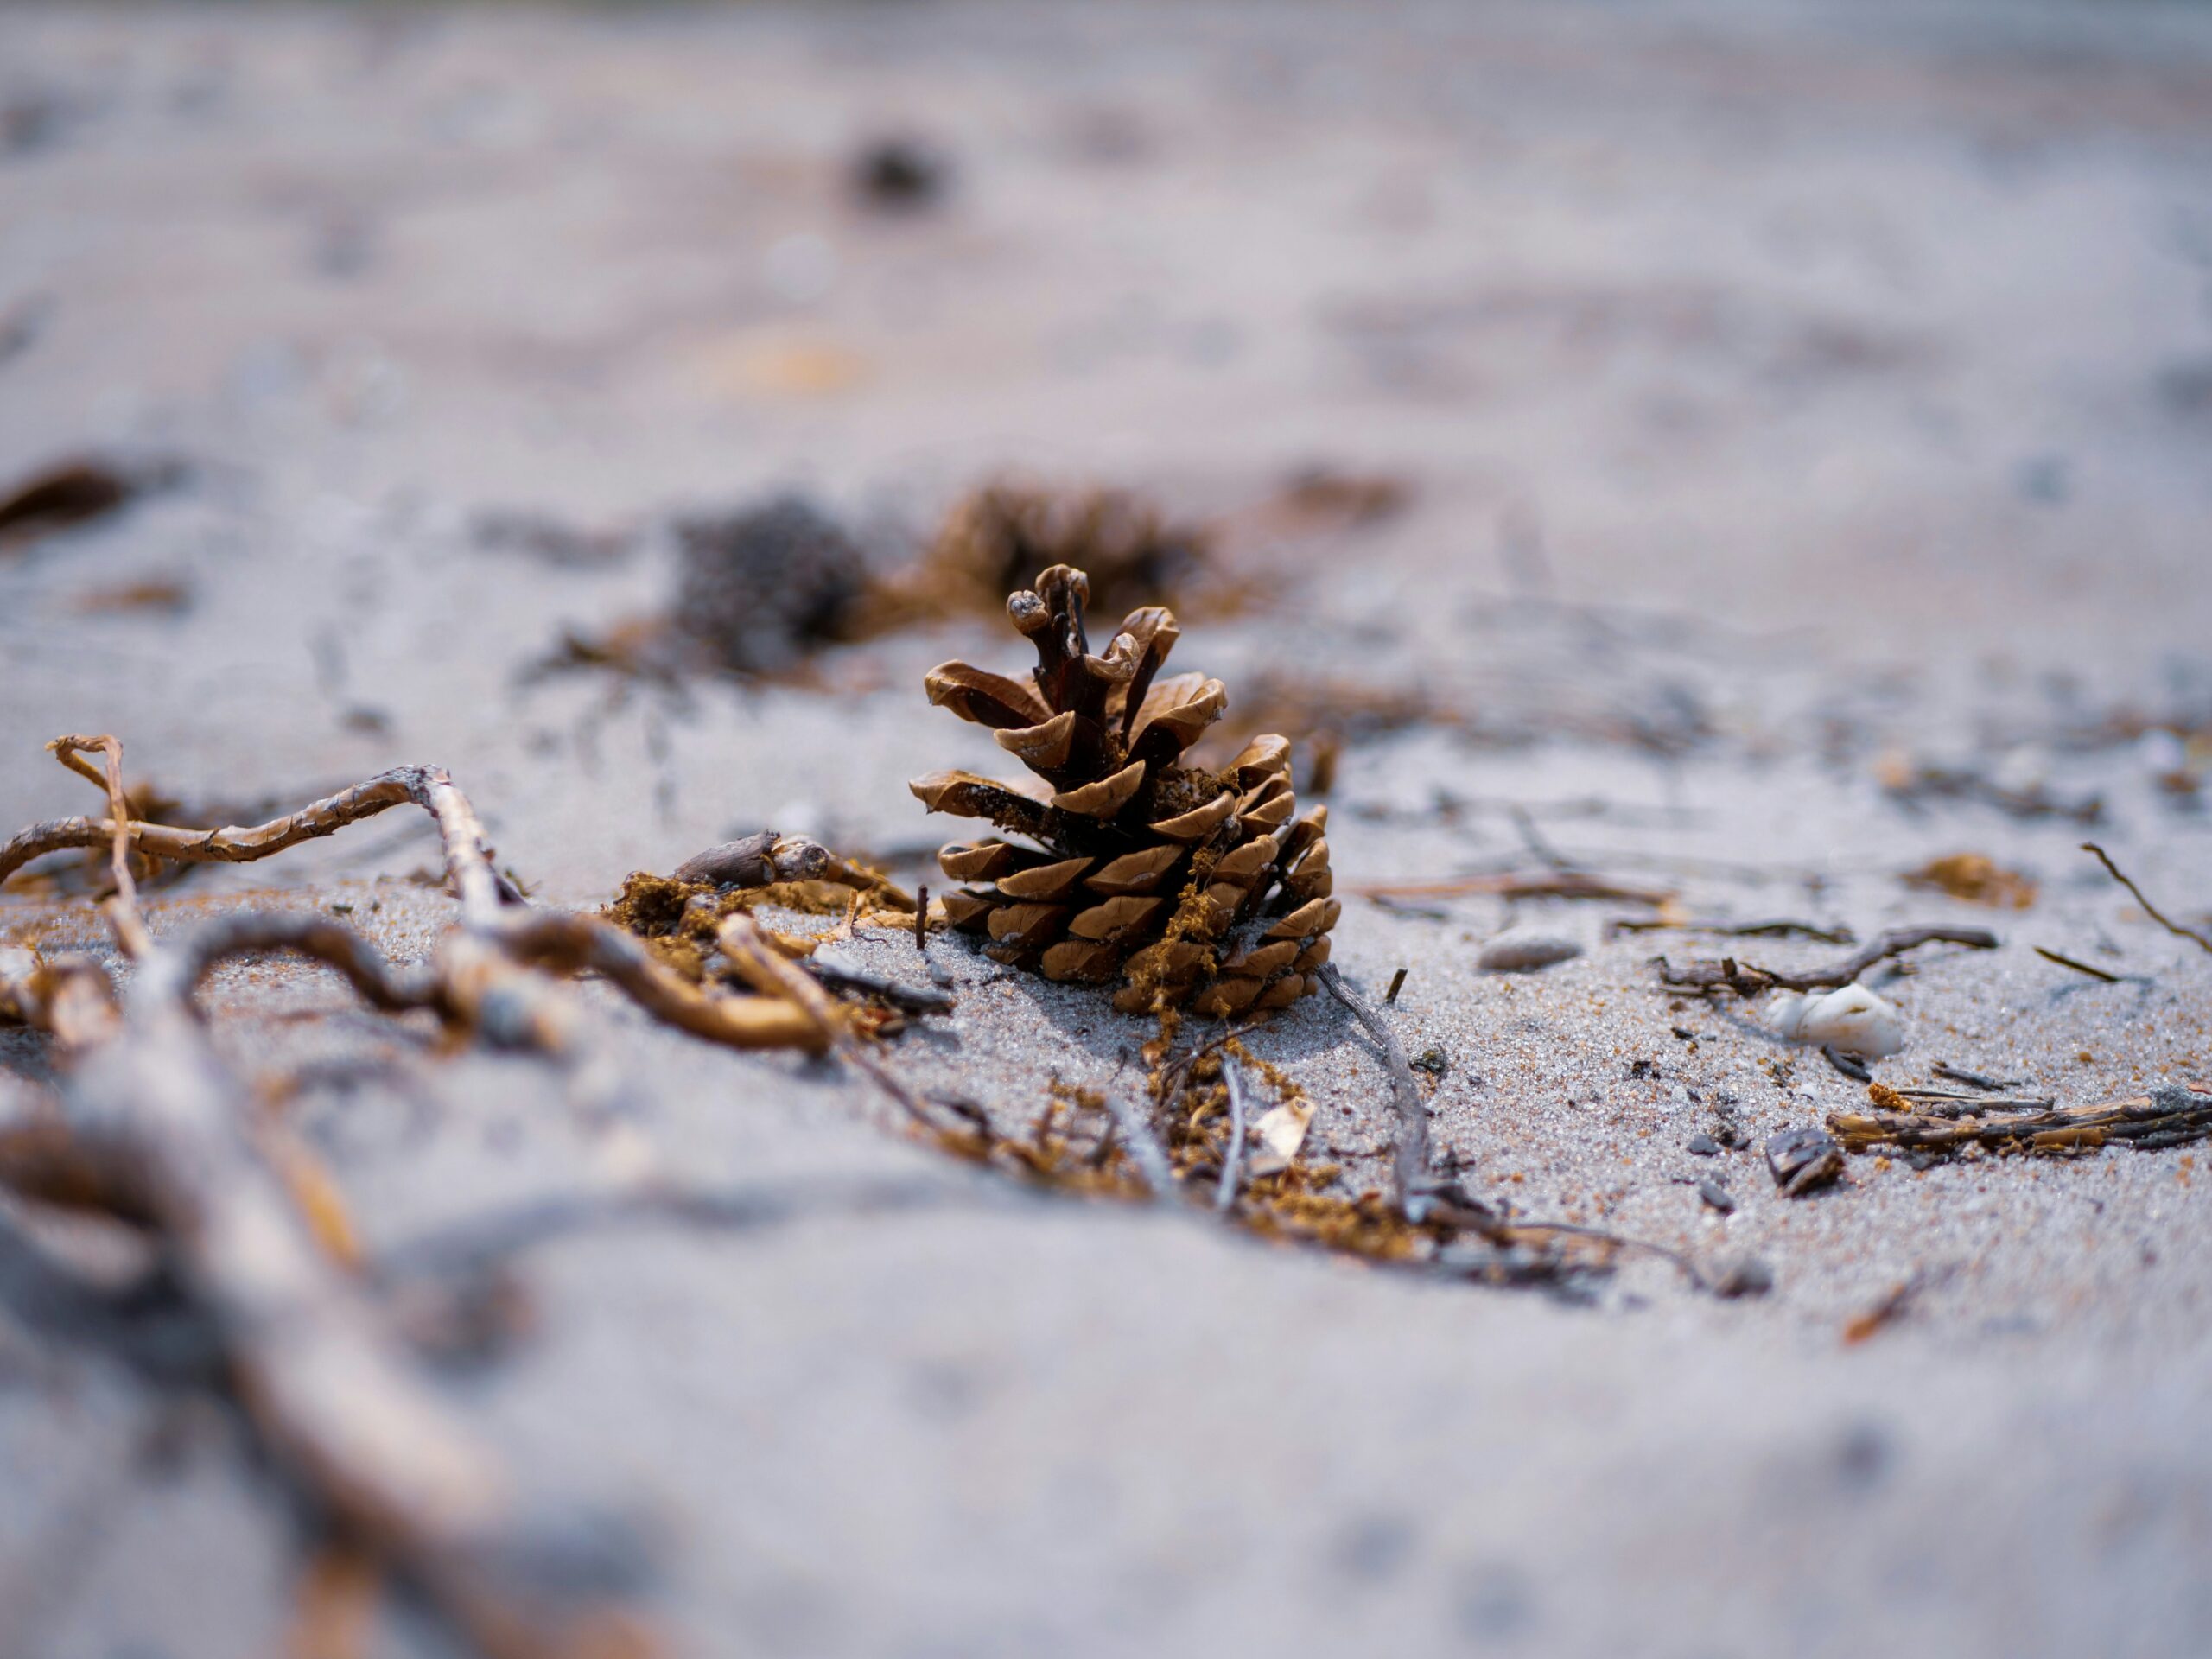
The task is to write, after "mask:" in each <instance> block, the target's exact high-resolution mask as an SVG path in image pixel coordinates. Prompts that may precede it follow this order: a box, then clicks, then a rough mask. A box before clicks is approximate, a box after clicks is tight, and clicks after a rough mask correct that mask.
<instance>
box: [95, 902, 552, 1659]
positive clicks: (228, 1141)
mask: <svg viewBox="0 0 2212 1659" xmlns="http://www.w3.org/2000/svg"><path fill="white" fill-rule="evenodd" d="M228 937H229V938H230V939H231V940H232V941H233V942H235V941H237V940H238V939H239V938H243V937H245V930H243V929H237V928H233V929H230V930H228ZM214 943H215V941H213V940H211V941H204V942H203V941H195V942H194V944H192V945H190V946H188V948H182V949H157V950H155V951H154V952H153V953H152V954H151V955H150V956H149V957H148V959H147V961H146V963H144V965H143V967H142V969H140V972H139V974H138V976H137V979H136V981H135V982H133V984H132V985H131V987H130V992H129V995H128V996H127V998H126V1001H125V1008H126V1018H125V1020H124V1025H123V1028H122V1030H121V1032H120V1033H119V1034H118V1035H116V1036H114V1037H112V1038H111V1039H108V1040H106V1041H104V1042H100V1043H98V1044H96V1045H94V1046H92V1047H91V1048H90V1049H89V1050H88V1051H86V1052H85V1053H84V1054H82V1055H81V1056H80V1058H79V1060H78V1062H77V1064H76V1065H74V1066H73V1068H72V1070H71V1072H70V1074H69V1076H68V1077H67V1081H66V1083H65V1085H64V1093H63V1113H62V1117H63V1121H64V1122H66V1124H67V1129H68V1133H69V1135H70V1137H71V1139H72V1141H73V1143H74V1144H75V1145H76V1146H77V1147H79V1148H80V1149H82V1150H84V1151H85V1152H86V1153H88V1154H91V1155H92V1156H93V1157H94V1158H95V1159H97V1160H98V1162H99V1165H100V1166H104V1167H106V1168H109V1169H112V1170H117V1171H121V1172H125V1173H127V1178H128V1180H127V1185H128V1187H129V1190H130V1192H132V1193H133V1194H134V1195H135V1196H136V1197H137V1199H138V1201H139V1203H140V1205H141V1206H142V1211H143V1214H144V1215H145V1216H146V1217H148V1218H149V1220H150V1221H151V1222H152V1224H154V1225H155V1227H156V1229H157V1230H159V1232H160V1233H161V1235H162V1236H163V1238H165V1239H166V1240H167V1241H168V1244H169V1247H170V1249H171V1252H172V1254H173V1256H174V1259H175V1263H176V1268H177V1271H178V1273H179V1274H180V1276H181V1279H182V1280H183V1281H184V1283H185V1286H186V1287H187V1290H188V1294H190V1295H191V1296H192V1298H193V1300H194V1302H195V1303H196V1304H197V1305H199V1306H200V1307H202V1308H203V1309H204V1310H206V1311H207V1313H208V1314H209V1315H210V1316H211V1317H212V1318H213V1320H214V1321H215V1325H216V1327H217V1329H218V1332H219V1336H220V1339H221V1344H222V1349H223V1352H224V1355H225V1357H226V1363H227V1365H228V1367H229V1370H230V1371H231V1375H232V1383H233V1386H234V1388H235V1389H236V1392H237V1396H238V1401H239V1403H240V1404H241V1406H242V1407H243V1408H244V1409H245V1413H246V1414H247V1417H248V1420H249V1421H251V1423H252V1425H253V1427H254V1428H255V1430H256V1432H257V1435H258V1437H259V1438H260V1440H262V1442H263V1443H264V1446H267V1447H268V1449H269V1451H270V1452H271V1453H272V1455H273V1456H274V1458H275V1459H276V1461H277V1465H278V1466H279V1467H280V1468H281V1469H282V1470H283V1471H284V1472H285V1473H286V1474H287V1475H288V1476H289V1478H291V1479H292V1480H293V1481H294V1482H295V1483H296V1484H297V1485H298V1487H299V1488H300V1490H301V1491H302V1492H304V1493H305V1494H306V1495H308V1497H310V1498H311V1499H312V1500H313V1501H314V1502H315V1503H316V1504H317V1505H318V1506H319V1507H320V1508H321V1509H322V1510H324V1511H325V1512H326V1513H327V1515H328V1516H329V1517H330V1518H331V1520H332V1521H333V1522H334V1523H335V1524H337V1525H338V1526H339V1527H340V1528H341V1529H343V1530H344V1531H345V1532H346V1534H347V1535H350V1536H353V1537H356V1538H358V1539H359V1540H360V1541H362V1542H364V1543H365V1544H367V1545H368V1546H370V1547H372V1548H374V1549H375V1550H377V1551H378V1553H379V1554H381V1555H383V1556H384V1557H385V1558H386V1559H388V1560H391V1561H392V1562H394V1563H395V1564H396V1565H397V1566H399V1567H402V1568H403V1569H404V1571H405V1572H406V1573H408V1574H409V1575H410V1577H412V1578H413V1579H415V1580H416V1581H417V1582H418V1583H420V1584H421V1585H422V1586H423V1587H424V1588H425V1590H426V1591H427V1592H429V1595H430V1596H431V1598H432V1599H433V1600H434V1602H435V1603H436V1604H437V1605H439V1606H440V1607H441V1608H442V1610H443V1611H445V1612H446V1614H447V1615H448V1617H449V1618H453V1619H454V1621H455V1623H456V1624H458V1625H459V1626H460V1627H461V1629H462V1630H465V1631H467V1633H468V1635H469V1636H470V1637H471V1638H472V1640H473V1641H474V1643H475V1644H476V1646H477V1647H478V1648H479V1649H480V1650H481V1651H483V1652H485V1653H486V1654H487V1655H491V1656H494V1659H524V1656H527V1655H535V1654H538V1653H542V1652H547V1651H573V1650H575V1648H574V1647H572V1646H570V1645H569V1644H570V1643H572V1642H573V1641H574V1639H575V1637H576V1636H577V1635H578V1633H580V1632H582V1631H583V1630H587V1629H588V1628H589V1626H590V1625H591V1624H593V1623H594V1619H595V1618H596V1616H595V1615H592V1614H588V1613H584V1612H579V1611H578V1610H576V1609H574V1608H569V1607H565V1606H563V1605H562V1601H561V1598H560V1597H559V1595H558V1594H557V1592H556V1588H555V1586H551V1585H550V1583H548V1584H543V1585H537V1584H533V1585H529V1586H520V1585H516V1584H513V1583H510V1582H507V1581H505V1580H503V1578H502V1577H501V1574H502V1573H503V1572H504V1571H505V1569H504V1568H501V1567H498V1566H496V1565H495V1564H496V1563H498V1562H500V1561H501V1560H508V1559H512V1557H513V1555H514V1554H515V1541H516V1529H517V1527H518V1522H519V1518H520V1517H519V1516H518V1515H517V1514H516V1512H515V1510H514V1509H513V1506H512V1495H511V1493H510V1491H509V1487H508V1483H507V1480H506V1477H505V1472H504V1471H502V1470H501V1469H500V1467H499V1465H498V1463H497V1461H496V1460H495V1459H493V1458H492V1456H491V1455H490V1454H489V1453H488V1452H486V1450H485V1449H484V1448H482V1447H481V1446H480V1445H478V1444H477V1442H476V1441H475V1440H474V1438H473V1437H472V1436H470V1435H469V1434H468V1433H466V1432H465V1431H464V1430H463V1429H462V1428H461V1426H460V1425H459V1423H458V1422H456V1421H454V1419H452V1418H451V1417H450V1416H449V1415H448V1413H447V1411H446V1409H445V1408H444V1407H443V1406H442V1404H441V1403H440V1402H437V1401H436V1400H435V1398H434V1397H433V1396H432V1395H430V1394H429V1393H428V1391H427V1390H425V1389H423V1386H422V1385H421V1384H420V1383H417V1382H416V1379H415V1377H414V1376H413V1375H412V1373H411V1371H410V1369H409V1368H408V1366H407V1365H406V1364H405V1363H404V1362H403V1361H402V1360H401V1359H400V1358H399V1357H398V1355H397V1351H396V1349H395V1347H394V1346H393V1344H391V1342H390V1341H389V1340H388V1338H386V1337H385V1333H384V1332H383V1331H382V1329H381V1327H380V1325H379V1324H378V1321H377V1319H376V1318H375V1316H374V1315H373V1313H372V1310H371V1309H370V1308H369V1306H368V1305H367V1303H366V1302H365V1300H364V1299H363V1297H362V1294H361V1293H360V1291H359V1287H357V1285H356V1284H355V1282H354V1281H353V1279H352V1278H351V1277H350V1276H348V1275H346V1274H343V1273H341V1272H340V1270H339V1269H338V1268H336V1267H335V1266H334V1264H333V1263H332V1262H330V1260H329V1259H328V1258H327V1256H326V1255H324V1254H323V1253H322V1252H321V1250H320V1249H318V1248H317V1247H316V1244H315V1239H314V1237H313V1236H312V1235H311V1234H310V1233H309V1231H308V1228H307V1226H306V1224H304V1222H303V1221H302V1217H301V1216H300V1213H299V1211H297V1210H296V1208H295V1206H294V1205H293V1204H292V1202H291V1198H290V1196H289V1193H288V1192H287V1190H286V1188H285V1186H284V1185H283V1182H282V1181H281V1180H280V1179H278V1177H277V1174H276V1173H274V1171H273V1170H272V1169H271V1167H270V1165H269V1163H268V1162H267V1161H266V1160H265V1159H264V1156H263V1155H262V1153H261V1150H260V1149H259V1148H258V1147H257V1146H256V1145H255V1144H254V1142H253V1141H252V1139H251V1134H250V1130H249V1128H248V1127H247V1126H246V1125H245V1123H244V1122H242V1121H241V1114H240V1113H239V1111H238V1102H239V1101H240V1100H241V1099H243V1098H244V1097H245V1093H246V1091H245V1089H244V1087H243V1086H242V1085H241V1084H240V1083H239V1082H238V1079H237V1078H235V1077H232V1076H231V1075H230V1073H229V1072H228V1071H227V1070H226V1068H225V1067H224V1065H222V1063H221V1061H220V1060H219V1058H217V1057H216V1055H215V1053H214V1051H213V1048H212V1047H211V1046H209V1044H208V1042H207V1037H206V1034H205V1032H204V1030H203V1028H202V1027H201V1025H200V1021H199V1020H198V1019H197V1018H196V1017H195V1016H194V1013H193V1011H192V1008H191V1006H190V1001H189V997H190V993H191V988H192V986H193V984H194V982H195V981H196V979H197V978H198V976H200V974H201V973H203V972H204V971H205V969H206V968H207V964H208V963H211V962H213V960H215V959H216V957H217V956H218V955H219V952H217V951H216V950H213V948H212V947H213V944H214Z"/></svg>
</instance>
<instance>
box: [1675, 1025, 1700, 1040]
mask: <svg viewBox="0 0 2212 1659" xmlns="http://www.w3.org/2000/svg"><path fill="white" fill-rule="evenodd" d="M1670 1029H1671V1030H1672V1031H1673V1032H1674V1033H1675V1036H1677V1037H1679V1038H1681V1039H1682V1040H1683V1041H1684V1042H1686V1043H1694V1042H1695V1041H1697V1033H1695V1032H1694V1031H1692V1030H1691V1029H1690V1028H1689V1027H1688V1026H1675V1027H1670Z"/></svg>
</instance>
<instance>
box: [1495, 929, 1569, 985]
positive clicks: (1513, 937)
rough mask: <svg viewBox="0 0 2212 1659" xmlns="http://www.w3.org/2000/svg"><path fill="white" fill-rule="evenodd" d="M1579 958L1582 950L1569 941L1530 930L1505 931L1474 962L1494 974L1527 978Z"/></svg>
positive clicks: (1551, 934)
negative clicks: (1530, 974)
mask: <svg viewBox="0 0 2212 1659" xmlns="http://www.w3.org/2000/svg"><path fill="white" fill-rule="evenodd" d="M1581 954H1582V947H1581V946H1580V945H1579V944H1576V943H1575V942H1574V941H1573V939H1567V938H1560V936H1559V935H1558V934H1556V933H1545V932H1540V931H1536V930H1535V929H1533V928H1518V927H1509V928H1508V929H1506V930H1505V931H1504V932H1503V933H1501V934H1499V935H1498V936H1497V938H1494V939H1492V940H1491V942H1490V943H1489V944H1486V945H1484V946H1483V949H1482V954H1481V955H1480V956H1478V957H1476V958H1475V961H1476V963H1477V964H1478V966H1480V967H1484V968H1487V969H1491V971H1492V972H1494V973H1501V974H1527V973H1534V972H1535V970H1536V969H1539V968H1548V967H1550V966H1551V965H1552V964H1553V963H1555V962H1565V961H1567V959H1568V958H1569V957H1579V956H1580V955H1581Z"/></svg>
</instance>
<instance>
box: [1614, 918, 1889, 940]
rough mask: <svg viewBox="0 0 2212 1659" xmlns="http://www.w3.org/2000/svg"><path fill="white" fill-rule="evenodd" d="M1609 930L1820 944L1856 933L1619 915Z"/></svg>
mask: <svg viewBox="0 0 2212 1659" xmlns="http://www.w3.org/2000/svg"><path fill="white" fill-rule="evenodd" d="M1605 928H1606V931H1608V932H1611V933H1657V932H1676V933H1712V934H1715V935H1717V936H1719V937H1720V938H1729V939H1757V938H1776V939H1779V938H1803V939H1813V940H1816V941H1818V942H1819V943H1820V944H1858V943H1859V936H1858V935H1857V934H1855V933H1853V931H1851V930H1850V929H1849V928H1847V927H1822V926H1821V925H1818V924H1817V923H1814V922H1792V921H1773V922H1713V921H1705V922H1669V921H1660V920H1656V919H1654V920H1644V919H1643V918H1637V917H1625V916H1624V917H1620V918H1616V919H1614V920H1612V921H1610V922H1608V923H1606V924H1605Z"/></svg>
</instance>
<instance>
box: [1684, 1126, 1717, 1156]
mask: <svg viewBox="0 0 2212 1659" xmlns="http://www.w3.org/2000/svg"><path fill="white" fill-rule="evenodd" d="M1688 1150H1689V1154H1690V1156H1691V1157H1693V1158H1718V1157H1719V1155H1720V1143H1719V1141H1715V1140H1714V1139H1713V1137H1712V1136H1711V1135H1707V1133H1706V1132H1705V1131H1704V1130H1703V1129H1700V1130H1699V1131H1698V1132H1697V1133H1696V1134H1695V1135H1692V1136H1690V1141H1689V1147H1688Z"/></svg>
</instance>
